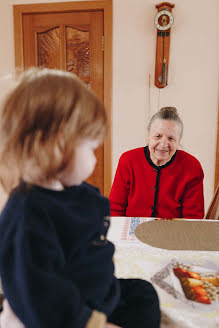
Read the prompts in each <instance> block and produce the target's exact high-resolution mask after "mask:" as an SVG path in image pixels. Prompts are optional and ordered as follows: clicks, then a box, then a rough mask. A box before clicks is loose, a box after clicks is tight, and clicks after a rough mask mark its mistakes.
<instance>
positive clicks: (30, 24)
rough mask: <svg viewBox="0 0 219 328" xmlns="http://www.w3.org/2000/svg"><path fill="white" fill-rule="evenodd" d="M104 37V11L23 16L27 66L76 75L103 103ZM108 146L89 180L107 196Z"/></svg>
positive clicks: (23, 43) (34, 13)
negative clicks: (106, 152)
mask: <svg viewBox="0 0 219 328" xmlns="http://www.w3.org/2000/svg"><path fill="white" fill-rule="evenodd" d="M24 6H25V5H24ZM27 6H29V5H27ZM41 6H43V4H41ZM45 6H46V8H48V5H46V4H45ZM14 7H19V6H14ZM103 35H104V10H103V9H96V10H93V9H92V10H84V9H83V10H78V9H77V10H70V11H62V10H61V11H59V12H57V10H56V11H55V12H53V11H49V12H48V10H46V11H43V12H26V13H25V14H23V15H22V46H23V53H22V57H23V58H22V60H23V67H24V68H28V67H32V66H39V67H48V68H57V69H62V70H66V71H68V72H72V73H75V74H76V75H78V76H79V78H80V79H81V80H82V81H83V82H84V83H85V84H86V85H87V87H88V88H91V89H93V90H94V91H95V93H96V94H97V95H98V97H99V98H100V99H101V101H102V102H103V101H104V48H103ZM105 147H106V146H104V145H102V146H100V147H99V148H98V149H97V151H96V156H97V165H96V168H95V171H94V173H93V174H92V176H91V177H90V178H89V179H88V180H87V181H88V182H89V183H92V184H94V185H96V186H98V187H99V189H100V190H101V192H102V193H104V192H105V194H106V191H108V190H106V188H105V183H104V182H105V181H104V177H105V174H104V173H105V169H104V166H105V163H104V159H105V157H104V155H105V154H104V151H105V149H104V148H105Z"/></svg>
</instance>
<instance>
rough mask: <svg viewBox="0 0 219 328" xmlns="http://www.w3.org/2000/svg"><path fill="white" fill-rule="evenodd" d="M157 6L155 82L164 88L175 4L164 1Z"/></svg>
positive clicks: (166, 78) (155, 21) (155, 20)
mask: <svg viewBox="0 0 219 328" xmlns="http://www.w3.org/2000/svg"><path fill="white" fill-rule="evenodd" d="M156 8H157V9H158V13H157V15H156V16H155V19H154V23H155V26H156V28H157V48H156V64H155V82H154V83H155V85H156V86H157V87H158V88H164V87H165V86H167V80H168V66H169V49H170V29H171V26H172V25H173V14H172V8H174V5H173V4H171V3H168V2H162V3H160V4H158V5H156Z"/></svg>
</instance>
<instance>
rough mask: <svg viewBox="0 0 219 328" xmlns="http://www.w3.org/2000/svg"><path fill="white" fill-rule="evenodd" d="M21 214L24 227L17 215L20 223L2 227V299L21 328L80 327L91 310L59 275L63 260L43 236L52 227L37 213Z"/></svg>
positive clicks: (0, 261) (62, 256)
mask: <svg viewBox="0 0 219 328" xmlns="http://www.w3.org/2000/svg"><path fill="white" fill-rule="evenodd" d="M27 215H28V219H29V221H30V222H29V224H26V223H25V221H24V222H22V220H23V218H22V215H20V217H19V220H20V221H21V222H20V224H13V225H10V224H9V225H7V227H6V228H5V230H4V231H5V233H4V235H3V238H2V240H1V250H0V274H1V279H2V285H3V290H4V295H5V297H6V298H7V299H8V301H9V304H10V306H11V308H12V309H13V311H14V312H15V314H16V315H17V316H18V317H19V318H20V320H21V321H22V322H23V323H24V325H25V327H26V328H39V327H40V328H48V327H53V328H60V327H65V328H73V327H75V328H82V327H85V326H86V324H87V322H88V320H89V318H90V316H91V314H92V310H91V309H90V308H89V307H88V306H87V305H86V304H85V302H84V300H83V298H82V296H81V295H80V292H79V290H78V288H77V286H76V285H74V284H73V283H72V281H70V280H68V279H65V278H64V277H63V275H62V270H63V268H64V265H65V258H64V255H63V252H62V249H61V247H60V246H57V245H59V244H58V243H57V241H56V240H55V239H54V237H53V238H51V237H49V236H51V235H53V236H54V234H55V232H54V234H51V233H49V232H51V229H53V227H52V224H51V223H50V222H49V221H47V222H46V220H45V221H44V220H42V219H41V213H40V210H37V209H35V210H34V212H33V211H32V212H30V211H29V212H28V213H27ZM16 216H17V217H18V213H17V214H16ZM25 216H26V215H25ZM33 217H34V219H33ZM8 219H12V218H8ZM44 219H45V215H44Z"/></svg>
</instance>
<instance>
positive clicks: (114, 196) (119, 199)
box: [109, 154, 130, 216]
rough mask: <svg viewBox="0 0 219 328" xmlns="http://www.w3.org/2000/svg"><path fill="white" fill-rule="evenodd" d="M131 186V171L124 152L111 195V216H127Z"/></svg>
mask: <svg viewBox="0 0 219 328" xmlns="http://www.w3.org/2000/svg"><path fill="white" fill-rule="evenodd" d="M129 188H130V172H129V168H128V163H127V160H126V158H125V157H124V154H123V155H122V156H121V157H120V160H119V163H118V167H117V170H116V174H115V178H114V181H113V185H112V189H111V192H110V195H109V201H110V209H111V216H126V208H127V205H128V195H129Z"/></svg>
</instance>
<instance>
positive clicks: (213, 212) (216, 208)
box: [205, 183, 219, 220]
mask: <svg viewBox="0 0 219 328" xmlns="http://www.w3.org/2000/svg"><path fill="white" fill-rule="evenodd" d="M205 220H219V183H218V185H217V189H216V192H215V194H214V197H213V199H212V202H211V204H210V206H209V208H208V210H207V213H206V215H205Z"/></svg>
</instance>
